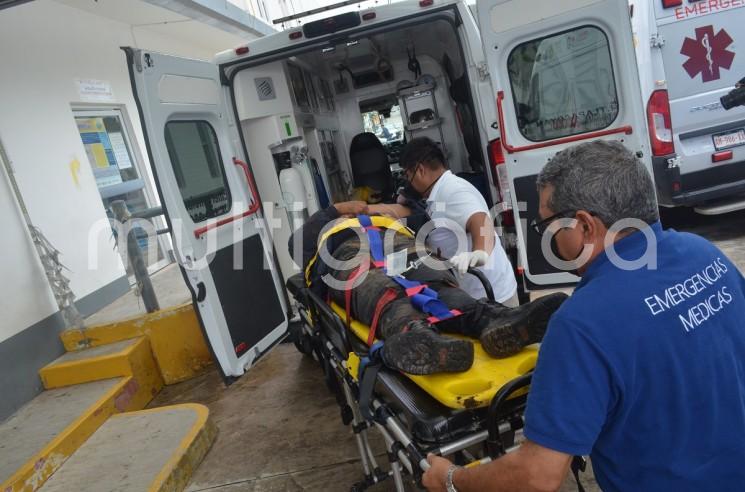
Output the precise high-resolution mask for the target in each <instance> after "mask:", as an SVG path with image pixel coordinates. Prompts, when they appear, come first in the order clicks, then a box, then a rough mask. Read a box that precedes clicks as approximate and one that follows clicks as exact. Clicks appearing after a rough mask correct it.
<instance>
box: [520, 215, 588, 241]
mask: <svg viewBox="0 0 745 492" xmlns="http://www.w3.org/2000/svg"><path fill="white" fill-rule="evenodd" d="M576 214H577V210H564V211H563V212H559V213H558V214H554V215H552V216H551V217H546V218H545V219H543V220H538V219H533V220H532V221H531V222H530V227H531V228H532V229H533V230H534V231H535V232H536V234H538V235H539V236H543V235H544V234H545V233H546V229H548V226H550V225H551V223H552V222H553V221H555V220H558V219H567V218H570V217H571V218H573V217H574V216H575V215H576ZM590 214H591V215H595V214H593V213H592V212H590Z"/></svg>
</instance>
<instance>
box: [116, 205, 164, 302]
mask: <svg viewBox="0 0 745 492" xmlns="http://www.w3.org/2000/svg"><path fill="white" fill-rule="evenodd" d="M111 211H112V212H113V213H114V217H115V218H116V220H118V221H119V222H120V223H121V224H122V225H124V229H123V230H124V234H126V236H127V237H126V239H127V258H128V259H129V263H130V265H132V270H133V271H134V274H135V280H136V281H137V289H138V291H139V294H140V297H142V301H143V302H144V303H145V309H146V310H147V312H148V313H152V312H154V311H158V310H159V309H160V306H158V298H157V297H156V296H155V290H154V289H153V284H152V282H151V281H150V274H149V273H148V271H147V264H146V263H145V258H144V257H143V256H142V250H141V249H140V245H139V244H138V243H137V235H136V234H135V233H134V232H135V231H134V229H135V228H134V227H131V219H132V214H130V213H129V209H127V204H126V203H125V202H124V200H114V201H113V202H111Z"/></svg>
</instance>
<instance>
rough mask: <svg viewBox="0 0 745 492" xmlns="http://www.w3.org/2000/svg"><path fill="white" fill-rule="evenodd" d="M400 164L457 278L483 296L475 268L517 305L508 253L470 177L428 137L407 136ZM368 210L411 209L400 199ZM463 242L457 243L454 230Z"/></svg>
mask: <svg viewBox="0 0 745 492" xmlns="http://www.w3.org/2000/svg"><path fill="white" fill-rule="evenodd" d="M399 164H400V165H401V167H402V168H403V169H404V173H405V174H406V179H407V180H408V181H409V183H411V187H412V188H413V189H414V190H415V191H416V192H418V193H419V194H420V195H421V196H422V197H424V199H425V200H426V209H427V210H426V211H427V215H429V217H430V219H432V221H433V224H434V229H433V230H432V231H431V232H430V233H429V235H428V236H427V239H426V242H427V246H429V247H430V248H431V249H432V250H434V251H437V252H438V253H439V254H440V256H442V257H443V258H448V259H449V260H450V263H451V264H452V265H453V266H454V267H455V269H456V270H457V271H458V272H459V274H460V275H459V278H458V284H459V287H460V288H461V289H463V290H464V291H466V292H467V293H468V294H469V295H470V296H471V297H473V298H474V299H481V298H483V297H486V292H485V291H484V287H483V285H482V284H481V281H480V280H479V279H478V278H476V277H474V276H473V275H468V274H466V271H467V270H468V268H469V267H474V268H478V269H479V270H481V272H482V273H483V274H484V275H485V276H486V278H487V280H489V283H490V284H491V288H492V290H493V291H494V299H495V300H496V301H497V302H499V303H501V304H503V305H505V306H508V307H516V306H517V305H518V304H519V303H518V300H517V281H516V280H515V274H514V272H513V270H512V264H511V263H510V260H509V258H507V254H506V253H505V251H504V249H503V248H502V244H501V243H500V241H499V239H498V238H497V234H496V232H495V230H494V225H493V223H492V218H491V215H490V213H489V207H487V205H486V200H484V197H483V196H482V195H481V193H480V192H479V190H477V189H476V188H475V187H474V186H473V185H472V184H471V183H469V182H468V181H466V180H465V179H463V178H461V177H459V176H456V175H455V174H453V173H452V172H451V171H450V170H449V169H448V168H447V166H446V164H445V156H444V155H443V153H442V150H440V147H439V146H438V145H437V144H436V143H435V142H434V141H432V140H431V139H429V138H426V137H420V138H415V139H413V140H411V141H410V142H409V143H408V144H406V147H404V149H403V151H402V152H401V156H400V160H399ZM369 209H370V211H371V212H372V213H387V214H389V215H393V216H394V217H403V216H406V215H408V214H409V213H410V210H409V209H408V208H406V207H403V206H400V205H398V206H397V205H371V206H370V207H369ZM459 235H460V237H461V239H465V243H463V244H460V245H459V243H458V236H459Z"/></svg>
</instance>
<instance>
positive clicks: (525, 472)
mask: <svg viewBox="0 0 745 492" xmlns="http://www.w3.org/2000/svg"><path fill="white" fill-rule="evenodd" d="M427 459H428V461H429V462H430V464H431V465H432V468H430V469H429V470H428V471H427V472H426V473H425V474H424V477H423V482H424V486H425V487H427V490H429V491H430V492H431V491H436V490H443V491H444V490H445V478H446V476H447V470H448V468H449V467H450V462H449V461H448V460H446V459H444V458H440V457H437V456H432V455H430V456H429V457H428V458H427ZM571 463H572V457H571V456H570V455H568V454H565V453H561V452H559V451H554V450H552V449H549V448H546V447H543V446H541V445H539V444H536V443H534V442H532V441H530V440H526V441H525V443H523V444H522V445H521V446H520V448H518V449H517V451H514V452H512V453H509V454H506V455H505V456H502V457H501V458H499V459H497V460H494V461H492V462H491V463H488V464H486V465H480V466H476V467H473V468H459V469H458V470H456V472H455V474H454V475H453V485H455V488H456V489H457V490H459V491H460V492H469V491H479V492H483V491H491V490H500V491H520V492H527V491H536V492H543V491H555V490H557V489H558V488H559V487H561V484H562V482H563V481H564V478H565V477H566V475H567V472H568V471H569V467H570V465H571Z"/></svg>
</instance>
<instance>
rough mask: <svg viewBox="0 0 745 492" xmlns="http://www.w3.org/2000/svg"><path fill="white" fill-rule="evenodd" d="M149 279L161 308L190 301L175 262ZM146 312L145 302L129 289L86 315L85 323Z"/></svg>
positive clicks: (102, 321)
mask: <svg viewBox="0 0 745 492" xmlns="http://www.w3.org/2000/svg"><path fill="white" fill-rule="evenodd" d="M150 279H151V281H152V283H153V289H154V290H155V295H156V296H157V298H158V304H159V305H160V308H161V309H163V308H167V307H171V306H178V305H179V304H183V303H185V302H190V301H191V294H190V293H189V289H188V288H187V287H186V283H185V282H184V277H183V276H182V275H181V270H180V269H179V267H178V265H177V264H175V263H171V264H170V265H168V266H167V267H165V268H163V269H162V270H160V271H158V272H156V273H155V274H153V275H151V276H150ZM146 312H147V311H146V310H145V304H144V303H143V302H142V300H141V299H140V297H139V296H138V295H136V294H135V291H134V289H130V291H129V292H127V293H126V294H124V295H123V296H122V297H120V298H119V299H117V300H116V301H114V302H112V303H111V304H109V305H108V306H106V307H104V308H103V309H101V310H100V311H98V312H96V313H94V314H92V315H91V316H89V317H87V318H86V319H85V324H86V325H88V326H92V325H98V324H104V323H111V322H114V321H121V320H123V319H126V318H130V317H132V316H137V315H138V314H145V313H146Z"/></svg>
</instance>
